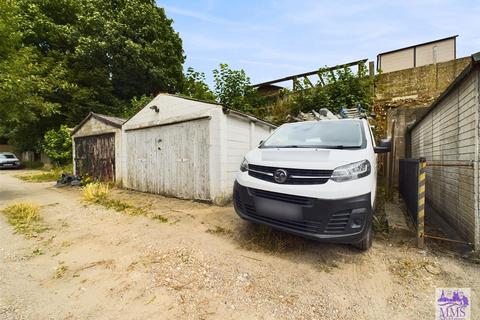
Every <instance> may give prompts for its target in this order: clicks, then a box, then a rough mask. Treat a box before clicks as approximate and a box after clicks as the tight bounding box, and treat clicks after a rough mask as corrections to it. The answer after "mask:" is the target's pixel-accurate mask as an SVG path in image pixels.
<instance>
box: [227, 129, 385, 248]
mask: <svg viewBox="0 0 480 320" xmlns="http://www.w3.org/2000/svg"><path fill="white" fill-rule="evenodd" d="M390 144H391V142H390V140H388V139H382V141H381V142H380V145H379V146H376V145H375V141H374V138H373V134H372V131H371V128H370V125H369V123H368V121H367V120H366V119H341V120H340V119H339V120H320V121H305V122H297V123H288V124H284V125H282V126H280V127H279V128H278V129H277V130H275V132H274V133H273V134H272V135H271V136H270V137H269V138H268V139H267V140H266V141H264V142H262V143H261V144H260V145H259V146H258V147H257V148H255V149H254V150H251V151H250V152H248V153H247V154H246V155H245V159H244V160H243V162H242V164H241V166H240V172H239V173H238V175H237V177H236V181H235V184H234V190H233V191H234V193H233V194H234V207H235V210H236V212H237V213H238V215H239V216H240V217H242V218H243V219H246V220H250V221H253V222H256V223H260V224H265V225H268V226H271V227H273V228H276V229H279V230H282V231H286V232H290V233H293V234H297V235H300V236H304V237H307V238H312V239H316V240H321V241H329V242H338V243H351V244H354V245H355V246H357V247H358V248H360V249H362V250H367V249H368V248H370V247H371V245H372V213H373V208H374V205H375V195H376V189H377V155H376V153H380V152H388V151H389V150H390Z"/></svg>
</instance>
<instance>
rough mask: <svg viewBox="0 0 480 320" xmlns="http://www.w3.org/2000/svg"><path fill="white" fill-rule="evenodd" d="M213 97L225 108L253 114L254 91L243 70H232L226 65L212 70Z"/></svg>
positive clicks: (223, 64)
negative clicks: (213, 81) (213, 82)
mask: <svg viewBox="0 0 480 320" xmlns="http://www.w3.org/2000/svg"><path fill="white" fill-rule="evenodd" d="M213 78H214V80H215V95H216V96H217V101H218V102H219V103H220V104H221V105H223V106H225V107H227V108H232V109H236V110H240V111H244V112H253V111H254V109H253V107H252V103H251V102H252V101H253V99H254V97H255V90H254V89H253V88H252V87H251V84H250V78H249V77H247V75H246V73H245V71H243V70H232V69H230V68H229V67H228V64H226V63H222V64H220V68H219V69H215V70H213Z"/></svg>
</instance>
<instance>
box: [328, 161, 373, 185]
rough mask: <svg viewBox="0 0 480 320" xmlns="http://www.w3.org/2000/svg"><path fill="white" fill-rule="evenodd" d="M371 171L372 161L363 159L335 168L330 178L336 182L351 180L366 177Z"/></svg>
mask: <svg viewBox="0 0 480 320" xmlns="http://www.w3.org/2000/svg"><path fill="white" fill-rule="evenodd" d="M371 171H372V166H371V165H370V161H368V160H363V161H359V162H354V163H350V164H347V165H344V166H341V167H337V168H335V170H333V173H332V176H331V177H330V179H332V180H333V181H335V182H343V181H350V180H355V179H358V178H362V177H366V176H368V175H369V174H370V172H371Z"/></svg>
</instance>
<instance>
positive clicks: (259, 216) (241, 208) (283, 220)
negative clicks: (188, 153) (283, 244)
mask: <svg viewBox="0 0 480 320" xmlns="http://www.w3.org/2000/svg"><path fill="white" fill-rule="evenodd" d="M233 197H234V202H233V203H234V207H235V211H236V212H237V214H238V215H239V216H240V217H241V218H243V219H246V220H250V221H253V222H256V223H260V224H265V225H268V226H270V227H272V228H275V229H278V230H281V231H285V232H289V233H293V234H296V235H299V236H302V237H305V238H310V239H314V240H320V241H326V242H338V243H356V242H359V241H361V240H362V239H363V238H364V237H365V236H366V234H367V231H368V228H370V226H371V223H372V206H371V199H370V198H371V195H370V193H367V194H364V195H360V196H354V197H350V198H343V199H334V200H332V199H317V198H310V197H302V196H297V195H290V194H285V193H277V192H271V191H267V190H261V189H254V188H248V187H245V186H242V185H241V184H239V183H238V182H237V181H235V185H234V189H233Z"/></svg>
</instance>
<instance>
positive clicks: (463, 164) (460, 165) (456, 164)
mask: <svg viewBox="0 0 480 320" xmlns="http://www.w3.org/2000/svg"><path fill="white" fill-rule="evenodd" d="M427 167H466V168H472V169H473V162H472V163H469V164H465V163H427Z"/></svg>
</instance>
